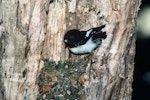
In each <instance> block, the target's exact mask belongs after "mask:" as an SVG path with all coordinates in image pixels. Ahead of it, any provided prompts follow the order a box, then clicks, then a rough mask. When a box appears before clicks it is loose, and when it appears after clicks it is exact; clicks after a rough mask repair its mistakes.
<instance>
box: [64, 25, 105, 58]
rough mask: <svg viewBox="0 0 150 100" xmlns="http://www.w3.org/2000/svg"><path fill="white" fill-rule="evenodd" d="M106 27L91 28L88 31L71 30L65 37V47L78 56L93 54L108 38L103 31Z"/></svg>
mask: <svg viewBox="0 0 150 100" xmlns="http://www.w3.org/2000/svg"><path fill="white" fill-rule="evenodd" d="M104 27H105V25H102V26H100V27H96V28H91V29H89V30H87V31H80V30H78V29H73V30H69V31H68V32H66V34H65V35H64V43H65V47H66V48H68V49H69V51H70V52H71V53H73V54H76V55H82V54H91V53H93V51H94V50H95V49H96V48H97V47H98V46H99V45H100V44H101V43H102V40H103V39H105V38H106V37H107V35H106V32H103V31H102V29H103V28H104Z"/></svg>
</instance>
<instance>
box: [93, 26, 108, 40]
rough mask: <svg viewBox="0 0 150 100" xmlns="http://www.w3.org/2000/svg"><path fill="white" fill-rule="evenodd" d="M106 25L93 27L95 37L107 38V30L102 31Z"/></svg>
mask: <svg viewBox="0 0 150 100" xmlns="http://www.w3.org/2000/svg"><path fill="white" fill-rule="evenodd" d="M104 27H105V25H102V26H100V27H96V28H93V32H94V36H93V39H94V40H95V39H98V38H99V39H106V37H107V35H106V32H102V31H101V30H102V29H103V28H104Z"/></svg>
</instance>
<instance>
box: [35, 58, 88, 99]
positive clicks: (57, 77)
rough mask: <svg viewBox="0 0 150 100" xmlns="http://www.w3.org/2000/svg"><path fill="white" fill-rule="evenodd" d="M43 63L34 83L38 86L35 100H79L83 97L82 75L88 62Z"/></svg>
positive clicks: (80, 60) (46, 60)
mask: <svg viewBox="0 0 150 100" xmlns="http://www.w3.org/2000/svg"><path fill="white" fill-rule="evenodd" d="M43 61H44V67H43V68H42V70H41V73H40V75H39V77H38V79H37V82H36V83H37V84H38V86H39V95H38V98H37V100H45V99H47V100H79V99H81V98H83V97H85V93H84V88H83V84H84V82H85V81H86V80H85V78H84V77H83V75H84V74H85V68H86V66H87V62H88V60H85V59H79V60H78V61H72V60H70V59H69V60H66V61H59V62H58V63H56V62H54V61H49V60H48V59H45V60H43Z"/></svg>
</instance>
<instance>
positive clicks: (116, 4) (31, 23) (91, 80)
mask: <svg viewBox="0 0 150 100" xmlns="http://www.w3.org/2000/svg"><path fill="white" fill-rule="evenodd" d="M139 5H140V0H122V1H119V0H118V1H113V0H106V1H104V0H80V1H78V0H71V1H69V0H9V1H8V0H0V51H1V52H0V67H1V68H0V69H1V72H0V74H1V76H2V77H1V80H0V82H1V83H3V85H2V86H0V87H2V88H3V89H2V90H0V91H1V93H0V95H3V96H4V97H3V98H6V100H22V99H24V100H35V99H36V97H37V94H38V86H37V85H36V84H35V82H36V78H37V77H38V75H39V72H40V70H41V68H42V67H43V61H42V59H44V58H48V59H50V60H53V61H56V62H57V61H59V60H66V59H68V50H65V48H64V44H63V35H64V33H65V31H67V30H69V29H72V28H79V29H89V28H91V27H96V26H99V25H102V24H106V28H105V29H104V30H105V31H106V32H107V39H106V40H104V41H103V43H102V45H101V46H100V48H98V50H96V51H95V53H94V56H93V57H92V61H93V62H94V64H92V65H91V64H90V62H89V66H87V70H86V74H85V78H86V82H85V85H84V86H85V91H86V94H87V100H110V99H111V100H122V99H124V100H130V99H131V93H132V81H133V69H134V68H133V67H134V54H135V38H136V37H135V31H134V30H135V18H136V16H137V12H138V9H139ZM86 76H90V77H86Z"/></svg>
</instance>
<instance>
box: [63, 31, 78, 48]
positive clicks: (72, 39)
mask: <svg viewBox="0 0 150 100" xmlns="http://www.w3.org/2000/svg"><path fill="white" fill-rule="evenodd" d="M79 32H80V31H79V30H77V29H73V30H69V31H68V32H66V34H65V35H64V43H65V47H75V46H76V43H77V37H78V35H79V34H78V33H79Z"/></svg>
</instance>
